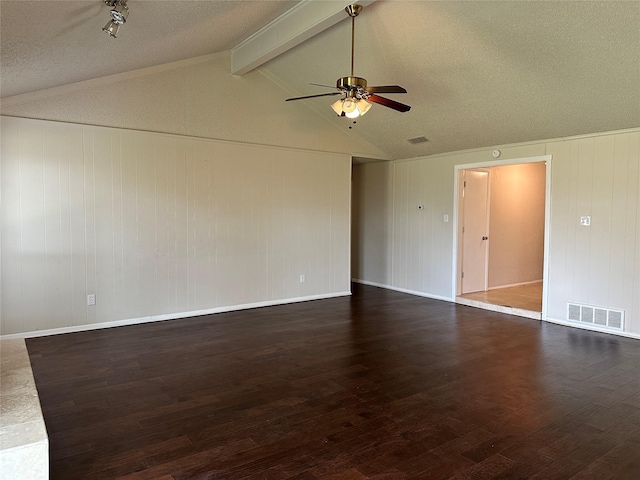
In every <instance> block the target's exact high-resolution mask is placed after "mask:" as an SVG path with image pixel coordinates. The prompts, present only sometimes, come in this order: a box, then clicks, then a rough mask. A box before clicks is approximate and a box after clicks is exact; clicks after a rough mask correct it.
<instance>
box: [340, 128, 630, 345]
mask: <svg viewBox="0 0 640 480" xmlns="http://www.w3.org/2000/svg"><path fill="white" fill-rule="evenodd" d="M494 148H495V147H491V148H487V149H478V150H473V151H466V152H456V153H451V154H446V155H434V156H430V157H423V158H417V159H412V160H405V161H395V162H392V163H391V167H390V172H389V175H390V177H391V181H392V185H393V191H392V198H391V200H390V205H389V206H388V208H391V209H392V211H393V226H392V235H391V238H392V239H391V241H390V243H389V244H387V245H385V246H384V247H381V248H380V250H379V251H372V252H370V253H369V257H368V258H365V259H362V260H361V263H360V265H359V271H358V272H353V276H354V277H355V278H360V279H362V280H364V281H369V280H370V278H369V277H368V276H367V275H366V274H365V273H364V272H366V271H367V269H366V264H367V263H369V262H374V263H375V262H378V257H380V256H390V258H391V264H392V266H391V272H390V274H389V275H388V276H387V277H386V279H385V281H384V282H380V281H379V280H378V277H376V279H375V280H371V281H376V282H377V283H384V284H385V285H387V286H389V287H391V288H395V289H399V290H406V291H412V292H416V293H420V294H423V295H427V296H432V297H436V298H446V299H453V294H452V293H453V292H452V284H453V282H452V272H453V269H452V265H453V253H454V252H453V242H454V231H453V223H452V222H449V223H445V222H444V215H445V214H446V215H449V218H450V219H451V218H452V217H453V207H454V175H455V165H463V164H478V163H483V162H491V161H492V160H493V158H492V156H491V152H492V150H493V149H494ZM501 150H502V155H501V159H516V158H525V157H535V156H542V155H546V154H550V155H552V157H553V160H552V162H551V169H552V170H551V205H550V212H551V218H550V232H549V254H548V255H549V259H548V262H549V275H548V278H547V279H546V281H547V283H548V285H547V286H548V292H549V295H548V303H547V318H548V319H550V320H557V321H565V320H566V318H567V315H566V308H567V302H576V303H583V304H588V305H596V306H602V307H608V308H614V309H622V310H624V311H625V313H626V324H625V332H626V333H628V334H630V335H635V336H640V295H638V292H640V130H633V131H627V132H618V133H615V132H612V133H602V134H595V135H590V136H584V137H577V138H569V139H558V140H549V141H546V142H539V143H528V144H521V145H512V146H506V147H501ZM370 168H374V167H372V166H369V165H367V164H365V165H363V166H362V167H361V168H360V169H359V170H356V171H354V175H355V178H354V183H356V182H361V183H362V182H366V178H367V177H366V174H365V172H366V170H367V169H370ZM381 181H382V180H380V179H376V182H378V183H380V182H381ZM358 188H360V189H361V190H365V191H370V192H373V190H367V187H366V185H360V186H359V187H358ZM372 195H373V193H372ZM370 201H371V199H370ZM418 204H424V205H425V208H424V210H417V208H416V207H417V205H418ZM581 215H591V222H592V225H591V227H581V226H580V225H579V217H580V216H581ZM373 221H376V217H371V218H364V219H361V220H360V222H361V223H364V224H367V223H369V222H373Z"/></svg>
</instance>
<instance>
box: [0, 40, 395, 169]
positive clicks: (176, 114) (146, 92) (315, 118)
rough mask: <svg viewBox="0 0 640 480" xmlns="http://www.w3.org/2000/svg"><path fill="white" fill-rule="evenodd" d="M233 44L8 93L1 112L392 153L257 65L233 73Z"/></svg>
mask: <svg viewBox="0 0 640 480" xmlns="http://www.w3.org/2000/svg"><path fill="white" fill-rule="evenodd" d="M229 65H230V58H229V52H223V53H219V54H214V55H207V56H204V57H198V58H192V59H189V60H184V61H180V62H174V63H170V64H165V65H159V66H156V67H150V68H144V69H141V70H136V71H132V72H126V73H122V74H118V75H112V76H109V77H103V78H98V79H95V80H89V81H86V82H80V83H77V84H72V85H65V86H62V87H57V88H52V89H49V90H44V91H39V92H33V93H27V94H24V95H18V96H15V97H9V98H3V99H2V103H1V104H0V108H1V113H2V115H6V116H17V117H25V118H38V119H41V120H55V121H61V122H71V123H81V124H83V125H101V126H106V127H118V128H127V129H133V130H144V131H149V132H162V133H174V134H178V135H189V136H195V137H203V138H213V139H219V140H232V141H236V142H243V143H254V144H259V145H275V146H286V147H292V148H301V149H305V150H317V151H329V152H337V153H349V154H351V155H354V156H361V157H369V158H388V157H387V155H386V154H385V153H384V152H382V151H380V150H379V149H378V148H376V147H374V146H373V145H371V144H370V143H368V142H367V141H365V140H362V139H361V138H360V137H359V135H358V133H357V131H356V130H349V129H347V128H346V125H345V124H344V123H341V124H340V126H337V125H336V124H335V123H332V122H330V121H328V120H326V119H325V118H323V117H321V116H319V115H316V114H314V112H313V111H312V110H311V108H310V107H309V106H307V102H304V101H301V102H285V99H286V98H288V97H291V96H295V95H293V94H292V92H287V91H286V90H284V89H283V88H281V87H280V86H278V85H277V84H276V83H275V82H274V81H273V80H272V79H270V78H268V77H267V76H265V74H263V73H261V72H262V70H260V69H259V70H254V71H252V72H249V73H247V74H246V75H243V76H241V77H240V76H236V75H231V73H230V71H229Z"/></svg>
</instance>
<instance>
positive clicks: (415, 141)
mask: <svg viewBox="0 0 640 480" xmlns="http://www.w3.org/2000/svg"><path fill="white" fill-rule="evenodd" d="M428 141H429V139H428V138H427V137H424V136H423V137H416V138H410V139H409V140H407V142H409V143H411V144H412V145H416V144H418V143H426V142H428Z"/></svg>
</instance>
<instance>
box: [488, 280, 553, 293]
mask: <svg viewBox="0 0 640 480" xmlns="http://www.w3.org/2000/svg"><path fill="white" fill-rule="evenodd" d="M541 282H542V279H540V280H531V281H530V282H520V283H509V284H507V285H498V286H497V287H488V288H487V290H497V289H498V288H509V287H519V286H521V285H531V284H532V283H541Z"/></svg>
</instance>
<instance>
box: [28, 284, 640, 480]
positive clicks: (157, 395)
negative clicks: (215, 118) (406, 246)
mask: <svg viewBox="0 0 640 480" xmlns="http://www.w3.org/2000/svg"><path fill="white" fill-rule="evenodd" d="M27 346H28V349H29V352H30V357H31V362H32V365H33V370H34V375H35V379H36V384H37V387H38V391H39V393H40V398H41V402H42V408H43V412H44V417H45V421H46V424H47V429H48V432H49V437H50V452H51V478H52V479H53V480H56V479H60V480H73V479H82V480H87V479H90V480H97V479H119V480H123V479H127V480H142V479H156V480H186V479H192V480H206V479H208V480H211V479H230V480H231V479H297V480H314V479H336V480H337V479H345V480H346V479H366V478H375V479H408V478H413V479H474V480H475V479H495V480H498V479H575V480H577V479H627V478H628V479H631V478H633V479H636V480H637V478H638V472H640V341H638V340H633V339H628V338H623V337H617V336H613V335H606V334H600V333H595V332H588V331H584V330H578V329H571V328H567V327H562V326H558V325H553V324H547V323H541V322H537V321H533V320H529V319H523V318H519V317H512V316H508V315H504V314H499V313H494V312H489V311H485V310H480V309H476V308H470V307H465V306H461V305H456V304H453V303H448V302H442V301H436V300H430V299H425V298H420V297H415V296H411V295H406V294H402V293H398V292H393V291H388V290H383V289H378V288H374V287H367V286H362V285H354V295H353V296H352V297H341V298H336V299H329V300H318V301H312V302H305V303H298V304H291V305H283V306H276V307H268V308H260V309H255V310H246V311H239V312H233V313H226V314H218V315H211V316H203V317H198V318H190V319H184V320H172V321H166V322H158V323H151V324H143V325H135V326H128V327H119V328H111V329H105V330H95V331H90V332H82V333H73V334H65V335H56V336H49V337H41V338H32V339H29V340H28V341H27Z"/></svg>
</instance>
